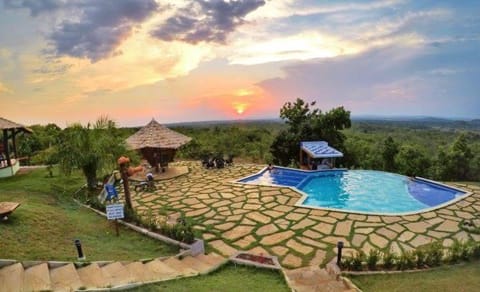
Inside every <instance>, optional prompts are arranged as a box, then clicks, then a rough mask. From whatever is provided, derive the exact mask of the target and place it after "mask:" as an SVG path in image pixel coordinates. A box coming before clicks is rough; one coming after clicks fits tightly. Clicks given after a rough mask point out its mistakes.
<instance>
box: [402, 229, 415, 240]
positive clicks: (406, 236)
mask: <svg viewBox="0 0 480 292" xmlns="http://www.w3.org/2000/svg"><path fill="white" fill-rule="evenodd" d="M414 236H415V233H413V232H411V231H408V230H407V231H405V232H403V233H402V234H400V236H399V237H398V240H399V241H402V242H407V241H409V240H410V239H412V238H413V237H414Z"/></svg>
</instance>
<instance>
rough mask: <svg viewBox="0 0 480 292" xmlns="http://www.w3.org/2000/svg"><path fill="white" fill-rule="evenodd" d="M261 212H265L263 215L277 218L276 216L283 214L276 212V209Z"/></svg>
mask: <svg viewBox="0 0 480 292" xmlns="http://www.w3.org/2000/svg"><path fill="white" fill-rule="evenodd" d="M262 213H263V214H265V215H268V216H270V217H272V218H278V217H281V216H283V215H284V213H283V212H278V211H273V210H267V211H263V212H262Z"/></svg>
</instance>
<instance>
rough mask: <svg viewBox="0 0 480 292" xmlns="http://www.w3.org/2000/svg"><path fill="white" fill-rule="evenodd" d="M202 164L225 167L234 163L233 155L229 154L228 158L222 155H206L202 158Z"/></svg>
mask: <svg viewBox="0 0 480 292" xmlns="http://www.w3.org/2000/svg"><path fill="white" fill-rule="evenodd" d="M202 165H203V167H205V168H224V167H225V166H230V165H233V156H232V155H229V156H228V157H227V158H226V159H224V158H223V157H222V156H217V157H205V158H203V160H202Z"/></svg>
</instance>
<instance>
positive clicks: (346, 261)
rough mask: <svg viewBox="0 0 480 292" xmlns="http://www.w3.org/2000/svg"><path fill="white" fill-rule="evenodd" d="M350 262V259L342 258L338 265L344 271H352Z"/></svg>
mask: <svg viewBox="0 0 480 292" xmlns="http://www.w3.org/2000/svg"><path fill="white" fill-rule="evenodd" d="M352 261H353V259H352V258H351V257H344V258H343V259H342V262H341V263H340V265H341V267H342V268H343V269H345V270H351V269H352Z"/></svg>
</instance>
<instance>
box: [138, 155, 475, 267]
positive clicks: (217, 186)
mask: <svg viewBox="0 0 480 292" xmlns="http://www.w3.org/2000/svg"><path fill="white" fill-rule="evenodd" d="M177 165H184V166H188V167H189V168H190V173H189V174H188V175H185V176H182V177H178V178H175V179H171V180H166V181H161V182H157V190H156V191H155V192H154V193H145V192H139V193H135V192H133V199H134V205H135V207H136V208H137V210H138V211H139V212H140V213H142V212H143V213H144V214H145V216H147V215H148V214H149V213H151V214H153V215H154V216H156V217H158V219H162V217H165V215H171V214H175V213H179V212H181V213H184V214H185V215H186V216H187V217H190V218H192V219H194V221H195V228H196V229H197V230H200V231H201V232H202V233H203V238H204V239H205V240H206V242H207V243H208V245H209V246H210V248H211V249H213V250H215V251H217V252H218V253H221V254H223V255H224V256H229V255H231V254H233V253H234V252H235V251H236V250H237V249H240V250H249V251H251V252H253V253H257V254H270V255H276V256H277V257H278V258H279V260H280V263H281V264H282V266H284V267H287V268H297V267H305V266H309V265H312V266H316V265H319V264H325V263H326V262H327V260H329V259H330V258H332V257H333V256H334V254H335V248H334V247H335V245H336V243H337V242H338V241H343V242H344V243H345V247H346V248H345V249H344V254H348V253H351V252H354V251H355V250H363V251H365V252H368V251H369V250H370V249H373V248H378V249H383V250H385V249H390V250H392V251H394V252H396V253H401V252H402V251H405V250H411V249H414V248H416V247H418V246H420V245H423V244H427V243H429V242H431V241H437V240H439V241H441V242H442V243H443V245H444V246H449V245H451V244H452V243H453V240H454V239H458V240H468V239H473V240H476V241H480V235H478V234H472V233H467V232H466V231H463V230H462V229H461V228H460V226H459V223H460V222H461V221H462V220H464V219H474V218H480V188H479V187H476V186H464V185H461V186H460V187H462V188H464V189H467V190H470V191H472V192H474V194H473V195H472V196H470V197H468V198H466V199H464V200H462V201H459V202H457V203H455V204H453V205H450V206H448V207H445V208H442V209H439V210H436V211H431V212H427V213H422V214H419V215H408V216H372V215H359V214H351V213H342V212H333V211H323V210H312V209H309V208H302V207H296V206H294V204H295V202H296V201H297V200H298V199H299V198H300V194H298V193H297V192H295V191H292V190H290V189H288V188H276V187H268V186H253V185H241V184H232V183H231V181H232V180H234V179H238V178H241V177H244V176H247V175H250V174H253V173H255V172H257V171H259V170H260V169H261V168H262V167H263V165H235V166H233V167H229V168H225V169H213V170H212V169H210V170H207V169H204V168H202V167H201V165H200V163H196V162H179V163H177Z"/></svg>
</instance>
